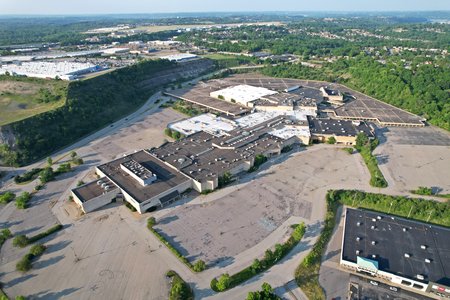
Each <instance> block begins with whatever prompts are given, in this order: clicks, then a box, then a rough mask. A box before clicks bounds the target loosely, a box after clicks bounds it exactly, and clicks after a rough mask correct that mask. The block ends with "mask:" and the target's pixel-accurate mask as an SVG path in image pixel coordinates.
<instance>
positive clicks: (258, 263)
mask: <svg viewBox="0 0 450 300" xmlns="http://www.w3.org/2000/svg"><path fill="white" fill-rule="evenodd" d="M261 267H262V266H261V261H260V260H259V259H257V258H255V260H254V261H253V263H252V270H253V271H255V272H258V271H259V270H260V269H261Z"/></svg>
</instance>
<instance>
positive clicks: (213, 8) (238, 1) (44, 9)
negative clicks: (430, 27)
mask: <svg viewBox="0 0 450 300" xmlns="http://www.w3.org/2000/svg"><path fill="white" fill-rule="evenodd" d="M416 10H450V0H428V1H425V0H314V1H311V0H256V1H254V0H0V14H44V15H48V14H121V13H167V12H169V13H173V12H237V11H416Z"/></svg>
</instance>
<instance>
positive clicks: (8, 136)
mask: <svg viewBox="0 0 450 300" xmlns="http://www.w3.org/2000/svg"><path fill="white" fill-rule="evenodd" d="M1 144H6V145H8V147H9V148H10V149H12V150H15V147H16V137H15V135H14V132H13V131H12V129H11V127H10V126H8V125H5V126H0V145H1Z"/></svg>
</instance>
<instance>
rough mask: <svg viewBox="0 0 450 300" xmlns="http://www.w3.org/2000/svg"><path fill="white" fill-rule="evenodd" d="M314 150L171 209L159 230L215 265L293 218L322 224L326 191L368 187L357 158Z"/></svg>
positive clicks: (194, 257) (185, 250)
mask: <svg viewBox="0 0 450 300" xmlns="http://www.w3.org/2000/svg"><path fill="white" fill-rule="evenodd" d="M311 149H312V150H308V151H303V152H299V153H296V154H294V155H292V156H291V157H290V158H288V159H287V160H286V161H284V162H282V163H281V164H277V165H273V166H271V167H270V168H269V169H267V170H264V171H262V172H261V173H259V174H257V175H256V178H255V179H250V180H249V181H248V182H244V183H242V182H241V183H240V184H235V185H233V186H231V187H228V188H226V189H224V190H222V191H217V192H215V193H213V194H210V195H208V196H206V197H204V198H199V200H198V201H193V202H191V203H187V204H185V205H181V206H179V207H177V208H175V209H174V210H171V211H170V213H168V214H166V215H164V216H162V217H160V218H159V220H158V221H159V224H158V225H157V226H156V227H155V228H156V229H157V230H159V231H160V232H161V233H162V234H163V235H164V236H165V237H166V238H167V239H168V240H169V241H170V242H171V243H172V244H173V245H174V246H175V247H176V248H178V249H179V250H180V252H181V253H182V254H184V255H186V256H187V257H188V259H189V260H191V261H194V260H197V259H203V260H205V261H206V262H208V263H217V262H220V261H223V260H230V259H232V257H233V256H235V255H237V254H239V253H241V252H243V251H244V250H246V249H249V248H251V247H253V246H255V245H256V244H258V243H259V242H261V241H262V240H263V239H264V238H266V237H267V236H268V235H269V234H270V233H272V232H273V231H274V230H275V229H276V228H278V227H279V226H280V225H281V224H282V223H283V222H284V221H286V220H287V219H288V218H289V217H291V216H298V217H301V218H303V220H305V222H306V223H309V224H312V223H315V222H317V221H319V220H322V219H323V217H324V215H323V214H324V209H325V205H324V201H323V196H324V193H325V192H326V189H327V188H328V187H330V188H331V187H334V186H337V185H341V186H342V185H347V184H349V185H353V186H354V185H358V186H361V185H365V184H366V183H367V182H368V175H367V171H366V169H365V168H362V167H361V166H360V165H359V166H358V164H360V161H359V157H358V156H355V155H348V154H347V153H345V152H344V151H342V150H341V149H331V148H315V149H313V148H311ZM250 176H251V175H250ZM245 180H246V178H244V181H245ZM196 200H197V199H196ZM276 242H280V241H275V240H274V241H272V244H275V243H276Z"/></svg>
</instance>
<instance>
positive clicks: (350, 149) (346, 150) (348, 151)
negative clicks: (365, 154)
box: [343, 147, 353, 154]
mask: <svg viewBox="0 0 450 300" xmlns="http://www.w3.org/2000/svg"><path fill="white" fill-rule="evenodd" d="M343 150H344V151H345V152H347V153H348V154H353V148H351V147H346V148H343Z"/></svg>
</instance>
